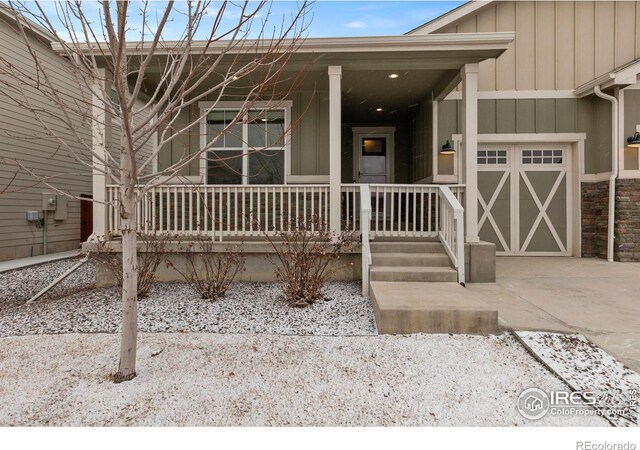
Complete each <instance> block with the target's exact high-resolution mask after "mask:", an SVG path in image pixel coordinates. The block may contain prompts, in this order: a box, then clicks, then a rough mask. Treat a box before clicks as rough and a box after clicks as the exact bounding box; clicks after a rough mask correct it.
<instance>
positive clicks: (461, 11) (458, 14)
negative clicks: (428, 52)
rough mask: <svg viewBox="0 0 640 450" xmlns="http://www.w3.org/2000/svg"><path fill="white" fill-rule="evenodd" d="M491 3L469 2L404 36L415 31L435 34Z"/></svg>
mask: <svg viewBox="0 0 640 450" xmlns="http://www.w3.org/2000/svg"><path fill="white" fill-rule="evenodd" d="M491 3H493V1H485V0H471V1H470V2H468V3H465V4H464V5H462V6H459V7H458V8H456V9H453V10H451V11H449V12H447V13H445V14H443V15H441V16H440V17H436V18H435V19H433V20H431V21H429V22H427V23H425V24H424V25H420V26H419V27H417V28H414V29H413V30H411V31H408V32H407V33H406V34H407V35H411V34H413V33H415V32H417V31H421V32H423V33H427V34H431V33H435V32H437V31H439V30H441V29H442V28H444V27H446V26H447V25H450V24H452V23H453V22H456V21H458V20H460V19H462V18H464V17H465V16H468V15H471V14H473V13H475V12H476V11H478V10H479V9H480V8H483V7H485V6H487V5H489V4H491Z"/></svg>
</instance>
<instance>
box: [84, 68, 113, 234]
mask: <svg viewBox="0 0 640 450" xmlns="http://www.w3.org/2000/svg"><path fill="white" fill-rule="evenodd" d="M101 76H102V79H96V80H95V83H94V85H93V93H92V97H93V98H92V105H93V106H92V113H93V125H92V143H93V155H92V156H93V232H92V234H91V237H90V238H89V240H96V238H98V237H102V236H104V235H105V234H106V232H107V204H106V200H107V175H106V170H107V168H106V165H105V162H106V161H107V145H109V134H108V133H110V131H111V114H109V113H107V112H106V107H107V105H105V100H104V97H102V96H103V95H104V94H105V93H108V92H109V91H110V88H111V83H109V81H107V77H106V72H105V71H102V75H101Z"/></svg>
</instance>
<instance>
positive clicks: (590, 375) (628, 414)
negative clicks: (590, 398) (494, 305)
mask: <svg viewBox="0 0 640 450" xmlns="http://www.w3.org/2000/svg"><path fill="white" fill-rule="evenodd" d="M518 336H519V337H520V338H521V339H522V340H523V342H524V343H525V344H526V345H527V346H528V347H529V348H530V349H531V351H533V352H534V353H535V354H536V355H537V356H538V357H539V358H540V359H542V360H543V361H544V362H545V364H547V365H548V366H549V367H551V369H553V371H555V373H557V374H558V375H559V376H560V377H562V379H563V380H565V381H566V382H567V383H568V384H569V385H570V386H571V388H572V389H573V390H575V391H577V392H593V393H596V394H597V396H598V400H597V402H598V406H597V409H599V410H601V411H603V413H604V414H606V416H607V417H609V420H610V421H611V422H612V423H614V424H615V425H616V426H637V425H638V417H639V407H638V395H640V375H638V374H637V373H636V372H634V371H633V370H630V369H629V368H627V367H624V366H623V365H622V364H621V363H620V362H619V361H618V360H617V359H615V358H614V357H613V356H611V355H609V354H608V353H607V352H605V351H604V350H602V349H600V348H598V347H597V346H595V345H594V344H593V343H591V342H590V341H589V340H588V339H587V338H585V337H584V336H582V335H579V334H559V333H547V332H531V331H519V332H518Z"/></svg>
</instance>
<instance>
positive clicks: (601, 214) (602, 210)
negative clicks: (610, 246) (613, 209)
mask: <svg viewBox="0 0 640 450" xmlns="http://www.w3.org/2000/svg"><path fill="white" fill-rule="evenodd" d="M608 205H609V181H600V182H598V183H582V256H583V257H587V258H589V257H598V258H605V259H606V257H607V217H608Z"/></svg>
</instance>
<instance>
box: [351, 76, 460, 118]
mask: <svg viewBox="0 0 640 450" xmlns="http://www.w3.org/2000/svg"><path fill="white" fill-rule="evenodd" d="M457 72H458V71H457V70H453V71H452V70H443V69H432V70H391V69H390V70H347V71H344V72H343V73H342V115H343V121H344V122H347V123H397V122H406V121H408V120H410V119H411V117H413V115H414V113H415V111H416V108H417V107H418V105H419V104H420V103H421V102H423V101H424V100H425V99H427V98H430V95H431V92H432V91H434V89H436V87H437V86H439V85H440V83H441V80H443V79H448V78H450V77H453V76H455V75H456V74H457ZM392 73H393V74H396V75H398V77H397V78H389V75H390V74H392ZM379 108H381V109H382V111H378V109H379Z"/></svg>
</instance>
